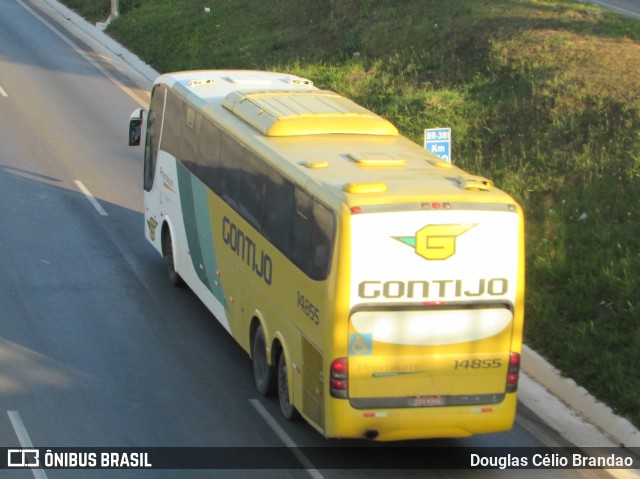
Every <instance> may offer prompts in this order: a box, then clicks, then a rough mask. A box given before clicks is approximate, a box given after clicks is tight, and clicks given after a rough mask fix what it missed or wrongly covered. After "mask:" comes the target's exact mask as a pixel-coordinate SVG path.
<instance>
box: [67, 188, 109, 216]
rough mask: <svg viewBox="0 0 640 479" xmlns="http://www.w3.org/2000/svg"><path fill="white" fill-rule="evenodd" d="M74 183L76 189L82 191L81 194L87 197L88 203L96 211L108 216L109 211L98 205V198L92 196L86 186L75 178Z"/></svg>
mask: <svg viewBox="0 0 640 479" xmlns="http://www.w3.org/2000/svg"><path fill="white" fill-rule="evenodd" d="M75 184H76V186H77V187H78V189H79V190H80V191H82V194H83V195H84V196H86V197H87V199H88V200H89V203H91V204H92V205H93V207H94V208H95V209H96V210H97V211H98V213H100V214H101V215H102V216H109V213H107V212H106V211H105V210H104V208H103V207H102V206H101V205H100V203H98V200H96V197H95V196H93V195H92V194H91V192H90V191H89V190H88V189H87V187H86V186H84V185H83V184H82V181H80V180H76V181H75Z"/></svg>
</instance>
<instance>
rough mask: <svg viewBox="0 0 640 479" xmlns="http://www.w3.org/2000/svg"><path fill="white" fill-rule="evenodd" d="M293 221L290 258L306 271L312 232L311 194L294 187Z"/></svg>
mask: <svg viewBox="0 0 640 479" xmlns="http://www.w3.org/2000/svg"><path fill="white" fill-rule="evenodd" d="M294 197H295V205H294V212H293V223H292V225H291V259H292V260H293V262H294V263H295V264H297V265H298V267H300V269H302V270H303V271H308V269H309V268H308V266H309V260H310V251H311V235H312V234H313V217H312V214H313V210H312V204H313V203H312V201H311V196H309V195H308V194H307V193H305V192H304V191H302V190H301V189H300V188H296V189H295V192H294Z"/></svg>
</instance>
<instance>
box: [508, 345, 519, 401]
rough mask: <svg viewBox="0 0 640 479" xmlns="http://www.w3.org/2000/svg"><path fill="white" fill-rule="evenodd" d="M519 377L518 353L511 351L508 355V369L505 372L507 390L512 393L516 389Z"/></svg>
mask: <svg viewBox="0 0 640 479" xmlns="http://www.w3.org/2000/svg"><path fill="white" fill-rule="evenodd" d="M519 379H520V354H519V353H511V354H510V355H509V371H508V372H507V392H508V393H514V392H516V391H517V390H518V380H519Z"/></svg>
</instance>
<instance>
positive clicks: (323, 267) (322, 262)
mask: <svg viewBox="0 0 640 479" xmlns="http://www.w3.org/2000/svg"><path fill="white" fill-rule="evenodd" d="M313 226H314V228H313V230H314V231H313V237H312V247H311V251H312V255H311V264H310V267H309V276H311V277H312V278H313V279H325V278H326V277H327V276H328V275H329V266H330V263H331V250H332V248H333V237H334V233H335V218H334V215H333V213H332V212H331V211H330V210H329V209H327V208H325V207H324V206H323V205H322V204H320V203H318V202H317V201H314V202H313Z"/></svg>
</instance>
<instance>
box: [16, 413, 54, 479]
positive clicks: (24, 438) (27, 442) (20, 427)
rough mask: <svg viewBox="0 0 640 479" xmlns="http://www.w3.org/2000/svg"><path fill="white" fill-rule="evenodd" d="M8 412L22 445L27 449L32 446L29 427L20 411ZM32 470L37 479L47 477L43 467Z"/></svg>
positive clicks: (45, 478)
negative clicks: (25, 424) (26, 425)
mask: <svg viewBox="0 0 640 479" xmlns="http://www.w3.org/2000/svg"><path fill="white" fill-rule="evenodd" d="M7 414H8V415H9V420H10V421H11V425H12V426H13V430H14V431H15V433H16V436H18V441H19V442H20V445H21V446H22V447H24V448H25V449H27V448H32V447H33V442H31V438H30V437H29V433H28V432H27V428H26V427H24V423H23V422H22V418H21V417H20V413H18V411H7ZM31 472H32V473H33V477H35V479H47V474H46V473H45V472H44V471H43V470H42V469H31Z"/></svg>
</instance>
